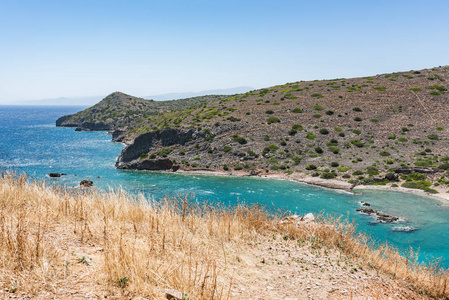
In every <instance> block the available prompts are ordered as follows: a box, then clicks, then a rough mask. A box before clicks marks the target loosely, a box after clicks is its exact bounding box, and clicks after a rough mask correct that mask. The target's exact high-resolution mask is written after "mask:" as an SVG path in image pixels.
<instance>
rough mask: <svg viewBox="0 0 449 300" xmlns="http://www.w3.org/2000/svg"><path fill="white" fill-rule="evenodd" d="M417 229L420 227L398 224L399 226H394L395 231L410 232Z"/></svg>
mask: <svg viewBox="0 0 449 300" xmlns="http://www.w3.org/2000/svg"><path fill="white" fill-rule="evenodd" d="M415 230H418V228H416V227H413V226H397V227H393V231H403V232H410V231H415Z"/></svg>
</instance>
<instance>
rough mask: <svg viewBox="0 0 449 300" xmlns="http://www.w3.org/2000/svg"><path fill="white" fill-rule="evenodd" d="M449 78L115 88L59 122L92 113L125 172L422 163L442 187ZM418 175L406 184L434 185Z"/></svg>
mask: <svg viewBox="0 0 449 300" xmlns="http://www.w3.org/2000/svg"><path fill="white" fill-rule="evenodd" d="M448 81H449V67H447V66H446V67H438V68H432V69H425V70H419V71H409V72H401V73H392V74H383V75H377V76H371V77H362V78H351V79H332V80H316V81H308V82H294V83H287V84H284V85H280V86H273V87H270V88H265V89H260V90H254V91H251V92H248V93H245V94H238V95H234V96H231V97H226V98H222V97H219V96H217V97H216V98H214V97H210V98H208V99H202V100H204V101H203V102H202V103H200V102H199V101H191V102H188V101H186V100H184V102H182V101H183V100H178V101H181V102H170V101H166V102H163V103H161V104H159V103H158V102H149V101H147V100H143V99H138V98H134V97H131V96H127V95H125V96H123V95H124V94H121V93H114V94H111V95H110V96H108V97H107V98H105V99H104V100H103V101H102V102H100V103H99V104H97V105H96V106H94V107H92V108H91V109H88V110H86V111H84V112H81V113H78V114H76V115H74V116H71V117H69V118H67V117H65V119H60V120H58V125H62V126H72V125H77V126H81V127H85V125H84V124H90V123H89V122H92V120H94V121H95V122H97V123H96V124H106V125H107V126H105V127H107V128H105V130H111V129H118V130H119V131H117V132H116V133H115V134H114V138H115V140H117V141H124V142H126V143H127V144H128V146H127V147H126V148H125V149H124V150H123V152H122V155H121V156H120V157H119V159H118V162H117V167H119V168H124V169H126V168H133V169H151V170H155V169H170V170H178V169H184V170H215V171H216V170H219V171H225V172H231V171H233V172H235V171H237V172H239V171H245V172H247V173H248V174H269V173H280V172H282V173H286V174H292V173H304V174H306V175H308V176H310V175H311V176H320V177H321V178H324V179H331V178H337V179H343V180H346V181H350V182H354V183H355V182H360V181H361V182H364V181H366V180H367V179H370V178H371V180H373V179H374V181H384V180H387V181H388V180H395V179H396V176H395V175H392V174H389V173H390V172H391V171H392V170H399V169H403V170H405V171H404V172H405V173H410V171H407V170H410V168H414V167H425V168H427V169H421V171H423V172H430V173H432V174H433V173H434V172H437V173H436V175H431V177H432V176H433V177H435V176H437V177H435V178H433V177H432V180H431V181H433V182H436V183H437V184H438V185H446V184H447V183H449V181H448V182H446V180H444V173H441V171H444V170H446V169H449V164H448V160H449V157H447V156H448V151H447V146H448V138H449V134H448V130H449V121H448V118H447V117H448V111H449V102H448V94H449V93H448V92H447V90H448V88H449V85H448V84H447V82H448ZM117 95H118V96H117ZM116 97H118V98H119V99H121V101H120V102H117V101H116V102H114V101H115V98H116ZM127 97H128V98H129V99H126V98H127ZM123 98H125V99H124V100H123ZM145 101H146V102H145ZM114 103H117V105H114ZM178 103H183V105H178ZM106 104H107V106H105V105H106ZM127 106H130V107H127ZM103 107H108V108H107V109H103ZM124 107H127V110H124ZM100 112H101V113H100ZM117 116H119V117H117ZM80 124H81V125H80ZM100 127H101V126H100ZM97 128H99V127H97ZM432 167H433V168H434V167H440V168H441V169H429V168H432ZM413 171H415V170H413ZM399 172H401V171H399ZM386 174H389V176H387V179H385V178H384V176H385V175H386ZM426 176H428V175H426ZM442 176H443V177H442ZM376 178H377V179H376ZM427 179H429V178H427ZM423 180H424V179H423V178H412V179H410V181H411V183H410V184H411V185H418V186H419V188H422V189H427V190H428V191H432V189H431V188H430V187H429V183H427V182H425V181H423Z"/></svg>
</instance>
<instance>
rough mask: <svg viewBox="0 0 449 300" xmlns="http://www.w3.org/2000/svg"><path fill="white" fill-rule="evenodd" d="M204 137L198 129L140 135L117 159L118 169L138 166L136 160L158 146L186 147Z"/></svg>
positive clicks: (159, 131)
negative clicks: (191, 141)
mask: <svg viewBox="0 0 449 300" xmlns="http://www.w3.org/2000/svg"><path fill="white" fill-rule="evenodd" d="M200 137H204V132H201V131H198V130H197V129H193V128H192V129H163V130H156V131H150V132H148V133H145V134H142V135H139V136H138V137H137V138H136V139H135V140H134V142H133V143H132V144H131V145H128V146H126V147H125V149H123V150H122V153H121V154H120V156H119V157H118V158H117V163H116V167H117V168H119V169H125V168H127V167H126V166H130V165H133V166H138V162H139V161H137V162H133V163H132V164H128V163H130V162H132V161H134V160H137V159H138V158H140V156H141V155H142V154H143V153H148V152H149V151H150V150H151V149H152V148H153V147H155V146H156V145H158V146H162V147H168V146H171V145H175V144H179V145H184V144H185V143H187V142H188V141H190V140H195V139H197V138H200Z"/></svg>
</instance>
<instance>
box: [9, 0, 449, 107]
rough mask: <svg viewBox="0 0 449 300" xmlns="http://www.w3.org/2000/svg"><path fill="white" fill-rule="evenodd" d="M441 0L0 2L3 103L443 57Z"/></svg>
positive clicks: (366, 68) (282, 78)
mask: <svg viewBox="0 0 449 300" xmlns="http://www.w3.org/2000/svg"><path fill="white" fill-rule="evenodd" d="M448 12H449V1H447V0H435V1H424V0H422V1H414V0H406V1H405V0H388V1H384V0H376V1H360V0H359V1H344V0H341V1H335V0H332V1H310V0H308V1H300V0H296V1H289V0H272V1H265V0H257V1H253V0H183V1H180V0H159V1H152V0H145V1H135V0H127V1H124V0H119V1H118V0H117V1H115V0H107V1H102V0H76V1H75V0H73V1H61V0H55V1H52V0H39V1H37V0H29V1H24V0H0V103H5V102H11V101H20V100H31V99H42V98H53V97H60V96H65V97H76V96H92V95H107V94H109V93H111V92H113V91H122V92H125V93H128V94H132V95H136V96H145V95H155V94H162V93H171V92H189V91H200V90H207V89H220V88H230V87H236V86H252V87H255V88H261V87H266V86H271V85H275V84H282V83H286V82H292V81H299V80H311V79H324V78H340V77H354V76H367V75H375V74H379V73H387V72H393V71H405V70H411V69H415V70H417V69H422V68H431V67H434V66H439V65H447V64H449V30H448V29H449V17H448Z"/></svg>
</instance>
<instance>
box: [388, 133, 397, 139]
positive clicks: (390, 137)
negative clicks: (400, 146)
mask: <svg viewBox="0 0 449 300" xmlns="http://www.w3.org/2000/svg"><path fill="white" fill-rule="evenodd" d="M388 139H389V140H395V139H396V136H395V135H394V134H393V135H389V136H388Z"/></svg>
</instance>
